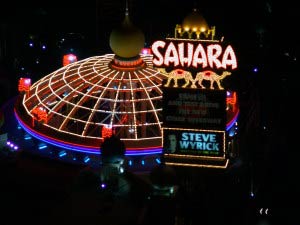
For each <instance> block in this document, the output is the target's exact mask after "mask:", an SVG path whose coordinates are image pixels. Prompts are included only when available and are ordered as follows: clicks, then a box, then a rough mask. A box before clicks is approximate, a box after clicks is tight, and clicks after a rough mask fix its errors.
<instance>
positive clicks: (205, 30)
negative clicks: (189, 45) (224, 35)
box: [175, 9, 215, 40]
mask: <svg viewBox="0 0 300 225" xmlns="http://www.w3.org/2000/svg"><path fill="white" fill-rule="evenodd" d="M214 36H215V27H214V26H212V27H209V26H208V24H207V22H206V20H205V19H204V17H203V16H202V15H201V14H200V13H199V12H198V10H197V9H193V11H192V12H191V13H189V14H188V15H187V16H186V17H185V18H184V19H183V21H182V24H177V25H176V28H175V38H188V39H211V40H213V39H214Z"/></svg>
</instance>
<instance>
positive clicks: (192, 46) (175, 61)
mask: <svg viewBox="0 0 300 225" xmlns="http://www.w3.org/2000/svg"><path fill="white" fill-rule="evenodd" d="M151 50H152V52H153V64H154V65H155V66H157V67H194V68H199V67H202V68H203V69H204V68H211V69H228V68H229V67H231V69H232V70H233V69H236V68H237V59H236V55H235V52H234V50H233V48H232V47H231V45H227V46H226V47H225V48H223V47H222V45H220V44H219V43H218V42H199V41H197V42H195V41H193V42H188V41H184V40H180V39H178V40H172V41H161V40H158V41H155V42H154V43H153V45H152V48H151Z"/></svg>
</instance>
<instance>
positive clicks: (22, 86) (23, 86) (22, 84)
mask: <svg viewBox="0 0 300 225" xmlns="http://www.w3.org/2000/svg"><path fill="white" fill-rule="evenodd" d="M30 86H31V79H30V78H20V80H19V85H18V91H19V92H23V91H25V92H26V93H27V95H28V93H29V90H30Z"/></svg>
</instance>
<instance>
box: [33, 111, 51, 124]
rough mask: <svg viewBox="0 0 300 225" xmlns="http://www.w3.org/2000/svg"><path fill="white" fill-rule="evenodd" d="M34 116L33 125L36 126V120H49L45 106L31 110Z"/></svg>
mask: <svg viewBox="0 0 300 225" xmlns="http://www.w3.org/2000/svg"><path fill="white" fill-rule="evenodd" d="M31 113H32V115H33V118H32V126H33V127H34V120H37V121H38V122H44V123H47V121H48V114H47V111H46V109H44V108H43V107H35V108H34V109H33V110H32V111H31Z"/></svg>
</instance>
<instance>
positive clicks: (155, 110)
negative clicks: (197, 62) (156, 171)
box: [9, 11, 238, 168]
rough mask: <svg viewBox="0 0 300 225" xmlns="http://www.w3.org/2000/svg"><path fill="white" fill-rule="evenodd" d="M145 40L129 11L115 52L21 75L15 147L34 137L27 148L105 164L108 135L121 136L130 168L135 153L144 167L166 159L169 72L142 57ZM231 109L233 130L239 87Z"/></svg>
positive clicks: (113, 39) (114, 41)
mask: <svg viewBox="0 0 300 225" xmlns="http://www.w3.org/2000/svg"><path fill="white" fill-rule="evenodd" d="M144 40H145V39H144V35H143V33H142V32H141V31H140V30H139V29H137V28H135V27H134V26H133V25H132V24H131V22H130V20H129V17H128V11H126V14H125V20H124V22H123V24H122V26H121V27H120V28H118V29H115V30H113V31H112V33H111V36H110V46H111V49H112V50H113V53H114V54H105V55H101V56H93V57H89V58H86V59H83V60H80V61H74V62H70V64H67V65H65V66H64V67H62V68H60V69H58V70H56V71H54V72H52V73H50V74H48V75H46V76H45V77H43V78H42V79H40V80H38V81H37V82H34V83H32V84H31V80H30V79H28V78H21V79H20V80H19V86H18V89H19V91H20V93H21V94H20V95H19V96H18V98H17V100H16V101H15V104H14V114H15V118H16V120H17V122H18V130H19V129H21V128H23V130H24V133H22V134H21V135H23V137H21V138H20V137H19V136H18V137H12V135H10V137H9V141H10V145H11V142H14V143H15V142H18V143H17V144H18V146H20V145H23V146H24V143H19V140H21V139H24V140H25V142H26V141H27V140H33V141H32V142H33V144H32V145H31V147H30V146H29V147H27V148H29V149H32V151H38V154H48V155H47V156H50V157H51V158H53V157H54V158H58V157H59V158H61V159H62V160H63V161H76V163H78V162H79V163H82V162H84V163H88V162H89V163H90V164H92V162H94V163H98V162H99V156H100V155H101V151H100V146H101V144H102V142H103V140H104V139H105V138H106V137H108V136H110V135H112V134H115V135H117V136H118V137H120V139H121V140H122V141H124V143H125V146H126V153H125V154H126V156H127V158H128V159H129V160H128V164H129V165H131V164H132V163H134V160H135V158H138V162H139V164H140V165H142V167H143V168H145V166H144V165H145V164H147V163H148V162H147V160H148V159H151V162H155V161H156V163H160V158H159V156H160V155H161V154H162V94H163V91H162V84H163V80H164V79H166V78H167V77H166V76H167V75H166V74H164V73H162V72H160V71H159V70H158V69H157V68H156V67H155V66H154V64H153V55H152V54H141V49H142V48H143V43H144ZM227 107H228V110H227V112H228V114H227V132H228V133H232V134H234V132H235V124H236V119H237V115H238V107H237V101H236V94H235V93H234V92H228V96H227ZM24 140H23V142H24ZM36 146H37V147H36ZM43 149H49V151H48V152H47V151H44V150H43ZM50 149H51V150H50ZM52 149H54V150H52ZM40 150H41V151H40ZM51 154H52V155H51ZM136 156H137V157H136Z"/></svg>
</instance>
